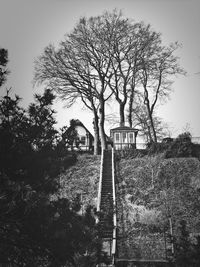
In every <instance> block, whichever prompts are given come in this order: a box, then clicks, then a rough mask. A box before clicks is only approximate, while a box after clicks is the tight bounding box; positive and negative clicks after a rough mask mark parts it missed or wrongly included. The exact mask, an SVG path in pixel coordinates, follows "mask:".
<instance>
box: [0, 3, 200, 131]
mask: <svg viewBox="0 0 200 267" xmlns="http://www.w3.org/2000/svg"><path fill="white" fill-rule="evenodd" d="M115 8H116V9H117V10H122V12H123V15H124V17H127V18H130V19H133V20H134V21H135V22H140V21H144V22H145V23H146V24H148V23H150V24H151V26H152V28H153V29H154V30H155V31H158V32H161V33H162V40H163V43H164V44H166V45H168V44H170V43H172V42H175V41H178V42H179V43H181V44H182V48H181V49H179V50H178V51H177V56H179V57H180V64H181V66H182V67H183V68H184V69H185V70H186V71H187V75H186V76H183V77H177V78H176V79H175V80H174V84H173V86H172V87H173V89H174V92H173V93H172V94H171V99H170V100H169V101H168V102H167V103H166V104H164V105H163V106H160V107H159V108H158V115H159V116H160V117H162V118H163V119H164V120H165V121H167V122H168V123H169V124H170V126H171V127H172V129H171V130H172V132H173V135H174V136H176V135H178V133H180V132H182V131H183V128H184V126H185V125H186V124H187V123H189V124H190V127H191V132H192V135H193V136H200V125H199V122H198V115H199V114H200V105H199V99H200V90H199V79H200V74H198V73H199V72H200V54H199V47H200V36H199V34H198V32H199V25H200V16H199V8H200V2H199V1H197V0H190V1H189V0H185V1H180V0H176V1H164V0H163V1H157V0H151V1H146V0H143V1H139V0H134V1H130V0H125V1H122V0H111V1H105V0H103V1H92V0H83V1H80V0H79V1H78V0H75V1H73V2H72V1H69V0H62V1H61V0H59V1H55V0H50V1H47V0H43V1H33V0H29V1H25V0H18V1H12V0H0V36H1V42H0V46H1V47H3V48H5V49H7V50H8V56H9V64H8V67H9V69H10V71H11V73H10V75H9V76H8V80H7V83H6V84H5V85H4V87H3V88H1V92H0V94H1V95H3V94H4V92H5V88H6V87H7V88H9V87H12V88H13V92H14V93H17V94H19V95H20V97H22V98H23V99H24V100H23V104H24V105H25V106H27V105H28V104H29V103H30V102H31V101H32V99H33V94H34V93H36V92H38V91H40V92H41V88H33V85H32V79H33V68H34V60H35V59H36V58H37V57H38V56H39V55H40V54H41V53H42V51H43V50H44V48H45V47H46V46H47V45H49V44H50V43H52V44H54V45H55V46H56V45H58V44H59V42H60V41H62V40H63V38H64V35H65V34H66V33H70V32H71V31H72V30H73V28H74V26H75V25H76V23H77V22H78V20H79V18H80V17H82V16H86V17H90V16H96V15H101V14H102V13H103V12H104V11H106V10H108V11H110V12H111V11H112V10H113V9H115ZM63 105H64V103H61V102H60V101H57V102H56V103H55V109H56V110H57V111H58V114H57V120H58V126H63V125H64V124H68V121H69V119H72V118H79V119H80V120H81V121H83V123H84V124H85V125H86V126H87V127H88V128H89V129H90V130H92V114H90V113H88V112H87V111H86V110H83V109H82V107H80V106H78V105H75V106H73V107H72V108H70V109H68V110H66V109H63ZM108 113H109V110H108ZM107 128H108V129H109V128H110V127H107Z"/></svg>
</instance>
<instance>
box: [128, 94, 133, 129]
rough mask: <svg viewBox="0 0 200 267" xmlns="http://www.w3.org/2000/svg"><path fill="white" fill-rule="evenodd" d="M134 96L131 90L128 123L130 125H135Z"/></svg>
mask: <svg viewBox="0 0 200 267" xmlns="http://www.w3.org/2000/svg"><path fill="white" fill-rule="evenodd" d="M133 96H134V93H133V92H131V95H130V99H129V107H128V124H129V127H131V128H132V127H133Z"/></svg>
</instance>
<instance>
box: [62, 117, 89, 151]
mask: <svg viewBox="0 0 200 267" xmlns="http://www.w3.org/2000/svg"><path fill="white" fill-rule="evenodd" d="M73 130H75V131H76V133H77V136H76V139H75V141H73V148H74V149H78V150H81V151H90V150H92V149H93V146H94V137H93V135H92V134H91V133H90V131H89V130H88V129H87V128H86V127H85V125H84V124H83V123H82V122H81V121H79V120H78V119H77V120H73V123H72V124H71V126H70V127H69V128H68V129H67V131H68V132H70V131H73Z"/></svg>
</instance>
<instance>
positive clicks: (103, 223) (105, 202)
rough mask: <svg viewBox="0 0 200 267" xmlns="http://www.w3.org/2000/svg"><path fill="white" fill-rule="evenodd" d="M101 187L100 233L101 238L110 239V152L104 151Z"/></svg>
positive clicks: (111, 215) (111, 217)
mask: <svg viewBox="0 0 200 267" xmlns="http://www.w3.org/2000/svg"><path fill="white" fill-rule="evenodd" d="M104 153H105V154H104V162H103V174H102V189H101V202H100V218H99V224H100V235H101V237H102V238H103V239H112V235H113V189H112V153H111V151H109V150H108V151H105V152H104Z"/></svg>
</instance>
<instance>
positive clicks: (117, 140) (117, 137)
mask: <svg viewBox="0 0 200 267" xmlns="http://www.w3.org/2000/svg"><path fill="white" fill-rule="evenodd" d="M115 142H116V143H119V133H115Z"/></svg>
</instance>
